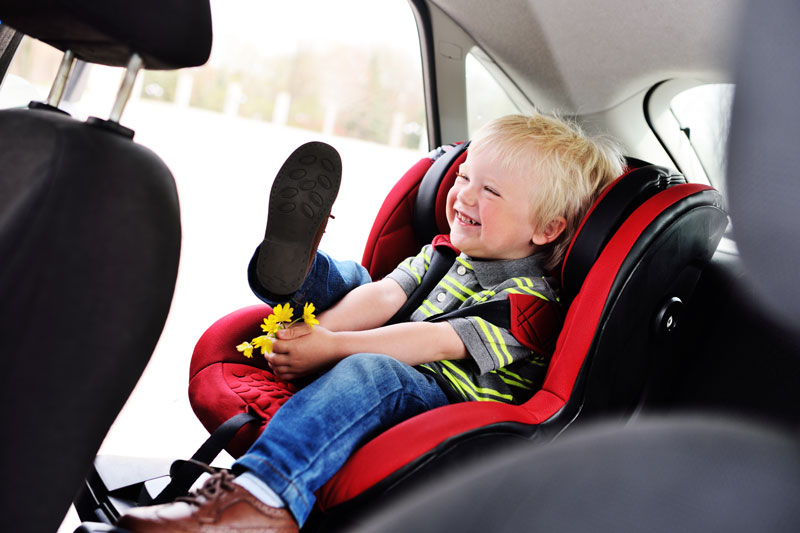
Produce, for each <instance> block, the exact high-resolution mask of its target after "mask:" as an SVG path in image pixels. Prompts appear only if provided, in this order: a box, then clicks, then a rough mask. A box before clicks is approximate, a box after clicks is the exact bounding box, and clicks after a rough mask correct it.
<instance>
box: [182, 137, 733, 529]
mask: <svg viewBox="0 0 800 533" xmlns="http://www.w3.org/2000/svg"><path fill="white" fill-rule="evenodd" d="M467 149H468V144H467V143H464V144H461V145H457V146H455V147H445V148H442V149H439V150H436V151H434V152H433V153H432V154H430V155H429V156H428V157H426V158H424V159H422V160H421V161H420V162H418V163H417V164H416V165H415V166H414V167H412V168H411V169H410V170H409V171H408V172H407V173H406V174H405V175H404V176H403V177H402V178H401V179H400V181H399V182H398V183H397V185H396V186H395V187H394V189H392V191H391V192H390V193H389V195H388V197H387V199H386V201H385V202H384V204H383V205H382V207H381V209H380V211H379V213H378V216H377V218H376V221H375V223H374V225H373V228H372V231H371V233H370V236H369V240H368V243H367V246H366V249H365V252H364V256H363V259H362V263H363V265H364V266H365V267H366V268H368V270H369V271H370V274H371V275H372V276H373V278H379V277H381V276H383V275H385V274H386V273H388V272H389V271H390V270H391V269H392V268H394V266H395V265H396V264H397V263H399V262H400V261H401V260H402V259H403V258H405V257H406V256H408V255H413V254H415V253H416V252H417V251H418V250H419V248H420V247H421V246H422V244H423V243H425V242H430V240H431V238H432V237H433V236H434V235H436V234H437V233H443V232H446V231H447V223H446V218H445V212H444V205H445V203H444V200H445V197H446V194H447V190H448V189H449V187H450V186H451V185H452V183H453V181H454V179H455V173H456V168H457V166H458V164H460V163H461V162H462V161H463V160H464V159H465V157H466V150H467ZM726 226H727V216H726V214H725V212H724V211H723V209H722V207H721V197H720V195H719V194H718V193H717V191H715V190H713V189H712V188H711V187H708V186H705V185H697V184H688V183H686V182H685V179H684V178H683V177H682V176H680V175H677V174H674V173H672V172H670V171H669V170H667V169H665V168H662V167H656V166H651V165H646V166H643V167H641V168H635V169H631V170H629V171H628V172H627V173H626V174H625V175H623V176H621V177H620V178H619V179H618V180H616V181H615V182H614V183H613V184H612V185H611V186H610V187H609V188H608V189H607V190H606V191H605V192H604V194H603V195H602V197H601V198H599V199H598V200H597V202H595V204H594V206H593V207H592V208H591V210H590V212H589V213H588V214H587V216H586V217H585V219H584V221H583V223H582V225H581V227H580V229H579V231H578V232H577V234H576V236H575V237H574V239H573V241H572V243H571V246H570V249H569V251H568V254H567V257H566V259H565V262H564V266H563V268H562V283H563V298H564V299H565V300H568V301H571V304H570V306H569V310H568V312H567V315H566V318H565V321H564V326H563V329H562V331H561V333H560V335H559V337H558V341H557V344H556V347H555V352H554V354H553V356H552V359H551V362H550V366H549V369H548V372H547V376H546V378H545V382H544V386H543V387H542V389H541V390H540V391H538V392H537V393H535V394H534V396H533V397H532V398H531V399H530V400H529V401H527V402H526V403H524V404H522V405H518V406H514V405H508V404H498V403H492V402H466V403H460V404H453V405H448V406H445V407H442V408H440V409H437V410H435V411H431V412H427V413H424V414H422V415H419V416H417V417H414V418H412V419H410V420H407V421H406V422H403V423H401V424H399V425H397V426H395V427H393V428H391V429H389V430H388V431H386V432H384V433H383V434H381V435H379V436H378V437H376V438H375V439H373V440H372V441H370V442H368V443H367V444H366V445H365V446H363V447H362V448H361V449H360V450H358V451H357V452H356V453H355V454H354V455H353V456H352V457H351V458H350V460H349V461H348V462H347V463H346V464H345V465H344V467H343V468H342V469H341V470H340V472H339V473H338V474H337V475H336V476H334V478H333V479H331V480H330V481H329V482H328V483H327V484H326V485H325V486H324V487H323V488H322V489H321V490H320V491H319V493H318V497H319V499H318V507H319V509H320V510H322V511H325V513H317V514H313V515H312V517H311V519H310V520H309V522H308V523H307V524H306V526H305V527H306V528H307V529H309V530H313V529H314V528H316V527H326V526H327V525H330V524H331V523H335V521H337V520H345V521H346V520H348V519H349V518H350V517H351V516H352V515H354V514H357V513H358V512H360V511H359V510H360V509H361V508H363V507H364V503H366V502H367V501H371V500H372V499H374V498H376V497H379V496H382V495H383V494H385V493H387V492H391V491H396V490H397V489H398V488H399V487H412V486H414V485H415V484H416V483H418V482H421V481H424V479H425V478H426V477H428V476H430V475H436V476H438V475H440V474H441V473H442V472H443V471H445V470H447V469H448V468H456V467H458V465H459V464H464V461H467V460H469V458H470V457H474V456H475V455H476V454H483V453H488V452H489V451H490V450H492V449H495V448H497V447H502V446H505V445H507V444H509V443H510V442H517V441H519V440H528V441H544V440H548V439H552V438H554V437H555V436H556V435H557V434H558V433H560V432H561V431H563V430H564V429H565V428H567V427H568V426H570V425H571V424H573V423H574V422H575V421H576V420H577V419H583V418H590V417H597V416H600V415H609V414H614V415H616V416H619V417H628V416H630V415H631V413H633V411H634V410H636V409H639V408H642V406H643V405H645V404H646V403H647V402H648V401H650V398H651V395H650V391H651V390H657V389H658V385H660V383H659V379H660V376H662V375H668V372H666V370H667V369H668V368H669V358H668V355H669V347H670V344H671V342H673V341H674V339H675V338H676V337H677V336H678V335H679V332H680V327H679V326H680V323H681V313H682V309H683V308H684V307H685V305H686V303H687V302H689V300H690V297H691V293H692V288H693V286H694V283H695V282H696V280H697V277H698V276H699V273H700V271H701V270H702V268H703V265H704V264H705V263H706V262H707V261H708V260H709V259H710V257H711V255H712V253H713V251H714V250H715V248H716V246H717V244H718V242H719V240H720V238H721V237H722V234H723V232H724V230H725V228H726ZM269 312H270V309H269V307H268V306H265V305H256V306H251V307H248V308H245V309H242V310H239V311H235V312H233V313H231V314H229V315H227V316H226V317H224V318H222V319H221V320H220V321H218V322H217V323H215V324H214V325H212V327H211V328H209V330H208V331H207V332H206V333H205V334H204V335H203V336H202V337H201V339H200V341H199V342H198V344H197V346H196V348H195V352H194V355H193V359H192V364H191V369H190V383H189V395H190V400H191V403H192V406H193V408H194V410H195V412H196V414H197V415H198V417H199V418H200V420H201V421H202V422H203V423H204V425H205V426H206V428H207V429H209V431H213V430H214V429H215V428H216V427H217V426H218V425H220V424H221V423H222V422H223V421H224V420H226V419H228V418H229V417H231V416H233V415H236V414H238V413H241V412H246V411H249V412H251V413H254V414H257V415H259V416H261V417H263V419H262V421H261V424H260V427H259V425H250V426H247V427H245V428H243V429H241V430H240V432H239V433H238V434H237V435H236V437H235V438H234V439H233V440H232V441H231V443H230V444H229V446H228V447H227V450H228V451H229V452H230V453H231V454H232V455H234V456H239V455H241V454H242V453H244V451H246V449H247V447H248V446H249V444H250V443H251V442H252V441H253V439H254V438H255V437H256V436H257V435H258V433H259V432H260V430H261V429H263V425H264V424H265V419H267V418H268V417H269V416H270V414H271V413H272V412H274V409H275V408H277V407H278V406H279V405H280V404H282V403H283V402H284V401H285V400H286V398H287V397H288V396H289V395H290V394H291V392H292V391H293V389H292V388H291V387H292V385H290V384H289V385H287V384H281V383H280V382H278V381H276V380H275V378H274V376H273V375H272V374H271V373H270V371H269V369H268V367H267V366H266V364H264V363H262V362H261V361H259V360H258V358H256V359H253V360H245V359H243V358H242V356H241V354H239V353H238V352H236V350H235V348H234V346H235V345H236V344H237V343H238V342H240V340H241V339H243V338H248V336H249V335H254V334H257V332H258V324H259V323H260V322H261V320H262V319H263V318H264V316H266V314H267V313H269ZM367 507H369V506H367ZM331 521H333V522H331Z"/></svg>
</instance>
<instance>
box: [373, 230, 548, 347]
mask: <svg viewBox="0 0 800 533" xmlns="http://www.w3.org/2000/svg"><path fill="white" fill-rule="evenodd" d="M433 245H434V250H433V257H431V264H430V266H428V271H427V272H426V273H425V277H423V279H422V283H420V284H419V285H417V287H416V288H415V289H414V291H413V292H412V293H411V295H409V297H408V300H406V303H405V304H403V306H402V307H401V308H400V310H399V311H397V313H395V315H394V316H393V317H392V318H391V319H389V322H387V325H388V324H396V323H398V322H403V321H406V320H408V318H409V317H410V316H411V313H413V312H414V311H415V310H416V309H417V308H418V307H419V306H420V305H421V304H422V301H423V300H424V299H425V297H426V296H427V295H428V294H430V292H431V291H432V290H433V289H434V288H435V287H436V285H437V284H438V283H439V281H441V279H442V278H444V276H445V274H447V272H448V271H449V270H450V267H452V266H453V263H454V262H455V260H456V255H457V253H458V252H457V251H456V250H455V248H453V245H452V244H450V241H449V239H447V238H446V237H444V236H437V237H436V238H435V239H434V240H433ZM471 316H477V317H480V318H482V319H484V320H486V321H488V322H491V323H492V324H494V325H495V326H497V327H500V328H503V329H507V330H509V331H510V332H511V335H513V336H514V338H515V339H517V341H519V343H520V344H522V345H523V346H525V347H527V348H529V349H531V350H533V351H534V352H536V353H538V354H540V355H550V354H552V353H553V351H554V350H555V344H556V340H557V339H558V333H559V331H560V330H561V323H562V322H563V314H562V312H561V307H560V306H559V305H558V304H557V303H556V302H552V301H549V300H545V299H542V298H539V297H538V296H534V295H532V294H509V295H508V298H507V299H505V300H494V301H490V302H484V303H480V304H476V305H472V306H470V307H465V308H463V309H456V310H455V311H450V312H449V313H443V314H439V315H434V316H432V317H428V318H426V319H425V322H441V321H443V320H450V319H453V318H467V317H471Z"/></svg>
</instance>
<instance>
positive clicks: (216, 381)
mask: <svg viewBox="0 0 800 533" xmlns="http://www.w3.org/2000/svg"><path fill="white" fill-rule="evenodd" d="M271 313H272V309H271V308H270V307H269V306H268V305H255V306H252V307H247V308H244V309H240V310H238V311H234V312H233V313H231V314H229V315H227V316H225V317H223V318H221V319H219V320H218V321H217V322H215V323H214V324H213V325H212V326H211V327H210V328H208V330H206V332H205V333H204V334H203V336H202V337H200V340H199V341H198V342H197V345H196V346H195V349H194V353H193V354H192V361H191V365H190V369H189V402H190V404H191V406H192V409H193V410H194V412H195V415H197V418H198V419H199V420H200V422H201V423H202V424H203V426H204V427H205V428H206V429H207V430H208V432H209V433H211V432H213V431H214V430H215V429H217V428H218V427H219V426H220V425H221V424H222V423H223V422H225V421H226V420H228V419H229V418H230V417H232V416H234V415H237V414H239V413H243V412H245V411H248V412H251V413H253V414H256V415H258V416H260V417H261V418H263V419H264V422H263V423H262V424H261V425H260V426H257V425H255V424H247V425H246V426H244V427H243V428H242V429H241V430H239V432H238V433H237V434H236V436H235V437H234V438H233V439H232V440H231V442H230V443H229V444H228V445H227V446H226V447H225V449H226V450H227V451H228V453H230V454H231V455H232V456H234V457H239V456H240V455H242V454H243V453H244V452H245V451H247V449H248V448H249V447H250V445H251V444H252V443H253V441H255V439H256V438H257V437H258V436H259V435H260V434H261V432H262V431H263V430H264V427H265V426H266V423H267V422H268V421H269V419H270V418H272V415H274V414H275V411H277V410H278V408H279V407H280V406H281V405H283V404H284V403H285V402H286V400H287V399H289V397H290V396H291V395H292V394H293V393H294V392H296V391H297V387H295V386H294V385H293V384H291V383H287V382H285V381H281V380H279V379H277V378H276V377H275V375H274V374H273V373H272V372H271V371H270V370H269V367H268V366H267V363H266V361H265V360H264V358H263V357H261V355H260V353H255V354H253V358H252V359H247V358H246V357H245V356H244V355H243V354H242V353H240V352H239V351H237V350H236V345H238V344H240V343H241V342H243V341H245V340H250V339H252V338H253V337H256V336H258V335H261V334H262V332H261V328H260V327H259V324H261V322H262V320H263V319H264V318H265V317H266V316H268V315H269V314H271Z"/></svg>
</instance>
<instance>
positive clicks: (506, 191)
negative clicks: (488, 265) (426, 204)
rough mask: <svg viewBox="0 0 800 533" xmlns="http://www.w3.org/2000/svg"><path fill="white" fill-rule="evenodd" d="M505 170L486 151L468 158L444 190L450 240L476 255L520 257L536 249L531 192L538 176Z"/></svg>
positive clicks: (485, 256) (468, 253) (461, 248)
mask: <svg viewBox="0 0 800 533" xmlns="http://www.w3.org/2000/svg"><path fill="white" fill-rule="evenodd" d="M517 174H519V173H515V172H504V171H502V170H501V168H500V166H499V165H498V164H497V163H496V162H495V161H494V160H493V159H492V158H491V154H490V153H487V152H483V153H479V154H478V155H474V154H473V153H472V152H467V159H466V160H465V161H464V163H463V164H462V165H461V167H460V169H459V176H458V177H457V178H456V181H455V184H454V185H453V188H452V189H450V192H449V193H448V194H447V222H448V223H449V224H450V240H451V241H452V243H453V244H454V245H455V246H456V247H458V248H459V249H460V250H461V251H462V252H464V253H466V254H467V255H469V256H470V257H475V258H480V259H521V258H523V257H528V256H529V255H531V254H533V253H534V252H535V251H536V248H537V244H543V243H541V242H539V243H537V244H534V241H535V240H539V239H537V238H536V237H537V233H536V229H535V227H534V224H533V217H532V213H531V200H532V198H534V196H533V194H532V192H534V191H532V190H531V188H532V187H535V186H536V180H537V179H538V178H532V177H531V176H520V175H517Z"/></svg>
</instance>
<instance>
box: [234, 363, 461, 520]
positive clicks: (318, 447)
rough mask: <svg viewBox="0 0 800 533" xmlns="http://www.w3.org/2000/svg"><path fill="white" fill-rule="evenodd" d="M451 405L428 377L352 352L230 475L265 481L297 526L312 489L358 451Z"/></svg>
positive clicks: (275, 420)
mask: <svg viewBox="0 0 800 533" xmlns="http://www.w3.org/2000/svg"><path fill="white" fill-rule="evenodd" d="M448 403H450V402H449V401H448V399H447V396H446V395H445V393H444V392H443V391H442V389H441V388H440V387H439V385H438V384H437V383H436V380H435V379H434V378H433V377H432V376H430V375H428V374H423V373H422V372H419V371H418V370H416V369H415V368H413V367H411V366H409V365H407V364H405V363H401V362H400V361H397V360H396V359H394V358H392V357H389V356H387V355H378V354H365V353H362V354H355V355H351V356H350V357H346V358H345V359H343V360H342V361H340V362H339V363H338V364H337V365H336V366H335V367H333V368H332V369H331V370H329V371H328V372H326V373H325V374H323V375H321V376H320V377H319V378H317V379H316V380H315V381H313V382H312V383H311V384H309V385H308V386H306V387H305V388H303V389H300V390H299V391H298V392H296V393H295V394H294V396H292V397H291V398H289V400H288V401H287V402H286V403H285V404H283V406H282V407H281V408H280V409H278V411H277V412H276V413H275V416H273V417H272V420H270V422H269V424H267V427H266V428H265V429H264V432H263V433H262V434H261V436H259V437H258V439H257V440H256V442H255V443H254V444H253V446H252V447H251V448H250V449H249V450H248V451H247V453H246V454H245V455H243V456H242V457H241V458H239V460H238V461H236V463H235V464H234V465H233V471H234V473H235V474H237V475H239V474H241V473H243V472H244V471H249V472H250V473H252V474H254V475H256V476H257V477H258V478H260V479H261V480H262V481H264V482H265V483H266V484H267V485H268V486H269V487H270V488H271V489H272V490H273V491H275V492H276V493H277V494H278V495H280V496H281V498H282V499H283V501H284V502H285V503H286V506H287V507H288V508H289V510H290V511H291V512H292V514H293V515H294V517H295V518H296V519H297V522H298V524H300V525H301V526H302V524H303V523H304V522H305V520H306V519H307V518H308V515H309V513H310V512H311V510H312V508H313V506H314V502H315V501H316V498H315V496H314V492H315V491H316V490H317V489H319V488H320V487H321V486H322V485H324V484H325V482H327V481H328V480H329V479H330V478H331V477H333V475H334V474H335V473H336V472H337V471H338V470H339V469H340V468H341V467H342V465H343V464H344V463H345V461H346V460H347V458H348V457H350V455H351V454H352V453H353V452H354V451H355V450H356V449H358V448H359V447H360V446H362V445H363V444H365V443H366V442H367V441H369V440H370V439H372V438H374V437H375V436H377V435H378V434H380V433H381V432H383V431H385V430H387V429H389V428H390V427H392V426H395V425H397V424H399V423H400V422H402V421H403V420H406V419H408V418H411V417H412V416H415V415H418V414H420V413H423V412H425V411H428V410H430V409H434V408H436V407H441V406H443V405H447V404H448Z"/></svg>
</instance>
